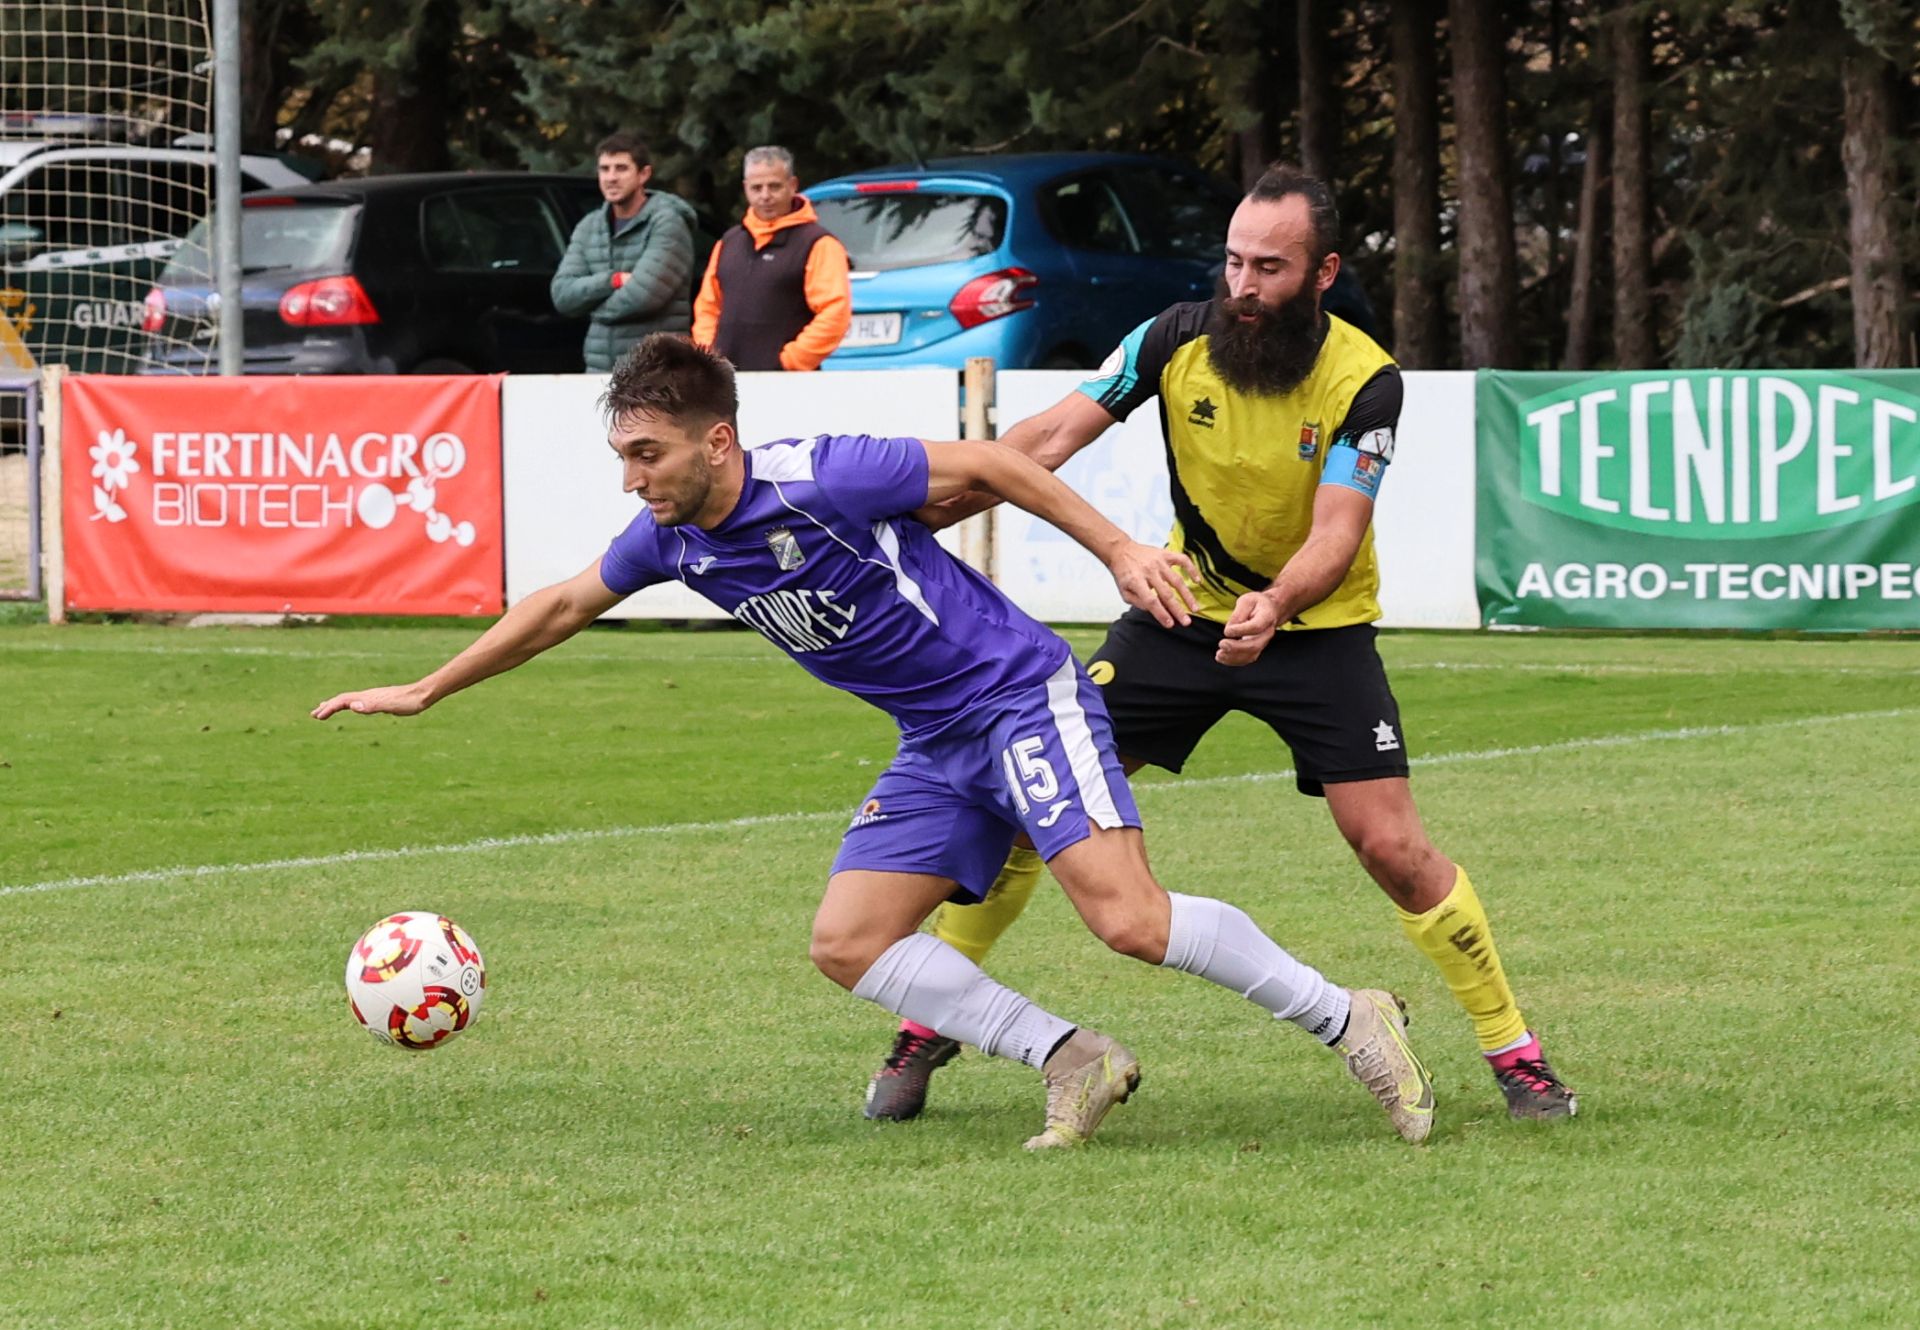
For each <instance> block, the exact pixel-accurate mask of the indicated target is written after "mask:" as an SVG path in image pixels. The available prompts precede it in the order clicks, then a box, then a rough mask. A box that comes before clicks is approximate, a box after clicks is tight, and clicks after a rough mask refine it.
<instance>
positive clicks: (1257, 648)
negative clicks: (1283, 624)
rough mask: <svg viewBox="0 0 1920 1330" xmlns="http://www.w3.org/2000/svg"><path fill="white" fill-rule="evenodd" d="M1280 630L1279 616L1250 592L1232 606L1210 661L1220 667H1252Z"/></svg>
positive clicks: (1267, 601) (1266, 599)
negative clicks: (1224, 628) (1213, 660)
mask: <svg viewBox="0 0 1920 1330" xmlns="http://www.w3.org/2000/svg"><path fill="white" fill-rule="evenodd" d="M1279 627H1280V615H1279V612H1278V611H1276V610H1275V609H1274V607H1273V601H1271V600H1269V599H1268V598H1267V597H1266V596H1263V595H1261V594H1260V593H1259V592H1257V591H1249V592H1248V593H1247V594H1246V595H1244V596H1242V597H1240V599H1238V600H1236V601H1234V602H1233V617H1232V618H1230V619H1228V620H1227V627H1226V632H1225V634H1224V635H1223V636H1222V637H1221V639H1220V646H1219V648H1218V649H1217V650H1216V651H1215V652H1214V653H1213V658H1214V659H1215V660H1217V661H1219V662H1220V663H1221V664H1222V665H1251V664H1253V662H1254V661H1256V660H1258V659H1260V653H1261V652H1262V651H1265V650H1266V649H1267V643H1269V642H1271V641H1273V634H1274V632H1275V631H1276V630H1277V629H1278V628H1279Z"/></svg>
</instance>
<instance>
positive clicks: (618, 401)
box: [600, 332, 740, 426]
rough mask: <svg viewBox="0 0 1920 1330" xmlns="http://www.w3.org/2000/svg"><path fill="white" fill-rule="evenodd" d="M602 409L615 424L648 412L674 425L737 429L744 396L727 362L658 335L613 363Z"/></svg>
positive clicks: (681, 339) (675, 335) (666, 334)
mask: <svg viewBox="0 0 1920 1330" xmlns="http://www.w3.org/2000/svg"><path fill="white" fill-rule="evenodd" d="M600 409H601V410H602V411H605V412H606V413H607V415H608V417H609V418H610V419H612V420H613V421H614V422H615V423H616V424H617V423H619V422H620V421H622V420H625V419H626V418H627V417H629V416H631V415H634V414H635V413H637V412H641V411H645V412H647V413H649V414H650V415H656V416H666V417H668V418H669V419H672V420H675V421H688V420H692V421H694V422H696V423H697V422H702V421H704V422H708V423H710V422H712V421H715V420H724V421H726V422H727V423H728V424H730V425H735V426H737V425H738V423H739V422H738V419H737V418H738V416H739V414H740V393H739V390H738V389H737V388H735V386H734V382H733V364H732V362H731V361H729V360H728V359H727V358H726V357H725V356H718V355H715V354H714V353H713V352H711V351H708V350H707V349H705V348H704V347H698V346H695V345H694V344H693V343H692V342H690V341H688V340H687V339H686V337H685V336H684V335H683V334H680V333H670V332H657V333H650V334H648V335H647V336H646V337H643V338H641V339H640V342H639V344H638V345H637V346H635V347H633V348H632V349H631V350H629V351H628V352H627V353H626V354H625V355H623V356H621V357H620V359H619V360H618V361H616V362H615V363H614V366H613V378H612V379H611V380H610V381H609V382H608V383H607V390H606V392H604V393H602V394H601V395H600Z"/></svg>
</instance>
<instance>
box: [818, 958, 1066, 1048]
mask: <svg viewBox="0 0 1920 1330" xmlns="http://www.w3.org/2000/svg"><path fill="white" fill-rule="evenodd" d="M853 995H854V996H855V997H858V998H865V999H866V1000H867V1001H869V1002H875V1003H878V1004H879V1005H880V1006H882V1007H885V1008H886V1009H887V1010H888V1011H890V1012H892V1013H893V1014H894V1015H896V1016H904V1017H906V1018H907V1019H908V1020H910V1021H918V1022H919V1023H920V1024H921V1025H925V1026H927V1027H929V1028H930V1029H935V1030H938V1031H939V1032H940V1033H941V1034H943V1035H945V1036H946V1037H947V1038H949V1039H958V1040H960V1041H962V1042H963V1043H968V1044H972V1045H973V1046H974V1047H975V1048H978V1049H979V1050H980V1051H981V1052H982V1053H988V1054H991V1055H993V1056H995V1057H1003V1058H1013V1059H1015V1060H1017V1061H1020V1062H1024V1063H1026V1064H1027V1065H1028V1066H1029V1067H1038V1066H1039V1065H1041V1064H1042V1063H1043V1062H1045V1061H1046V1060H1047V1054H1049V1053H1051V1052H1052V1051H1053V1049H1054V1046H1055V1045H1056V1044H1058V1043H1059V1042H1060V1041H1061V1040H1062V1039H1065V1038H1066V1037H1067V1036H1068V1035H1070V1034H1072V1033H1073V1031H1074V1025H1073V1022H1072V1021H1063V1020H1061V1019H1060V1018H1059V1017H1058V1016H1055V1015H1054V1014H1053V1013H1051V1012H1049V1011H1045V1010H1043V1009H1042V1008H1040V1007H1037V1006H1035V1005H1034V1004H1033V1003H1032V1002H1030V1001H1028V1000H1027V999H1026V998H1024V997H1021V996H1020V995H1019V994H1018V993H1016V992H1014V991H1013V990H1012V989H1011V988H1008V987H1006V986H1005V985H1004V984H997V983H995V982H994V981H993V980H991V979H989V978H987V976H986V972H985V971H983V970H982V969H981V968H980V967H979V966H977V965H975V964H974V963H973V962H972V961H970V960H968V959H967V958H966V957H965V956H963V955H961V954H960V953H959V952H957V951H955V950H954V949H953V948H952V947H950V946H948V945H947V944H946V943H945V942H942V941H941V940H940V939H939V938H937V937H934V936H933V935H932V934H931V933H913V934H909V935H908V936H906V937H903V938H901V939H900V940H899V941H898V942H896V943H894V944H893V945H892V946H891V947H888V948H887V949H886V950H885V951H884V952H882V953H881V954H880V959H879V960H877V961H875V962H874V963H873V968H871V969H870V970H868V971H867V972H866V973H865V974H863V975H861V976H860V982H859V983H857V984H855V985H854V986H853Z"/></svg>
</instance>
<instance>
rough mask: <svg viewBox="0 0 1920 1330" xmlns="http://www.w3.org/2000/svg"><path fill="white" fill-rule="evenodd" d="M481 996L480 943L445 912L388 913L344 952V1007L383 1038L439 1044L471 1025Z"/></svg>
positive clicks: (414, 1045) (412, 1044)
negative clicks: (347, 951)
mask: <svg viewBox="0 0 1920 1330" xmlns="http://www.w3.org/2000/svg"><path fill="white" fill-rule="evenodd" d="M486 995H487V966H486V962H485V961H483V960H481V959H480V949H479V948H478V947H476V946H475V945H474V944H473V939H472V938H471V937H469V936H468V935H467V930H466V929H464V928H462V927H460V925H458V924H456V923H454V922H453V920H451V919H449V918H447V917H446V916H445V915H444V914H434V913H432V912H431V911H427V910H409V911H407V912H405V913H402V914H390V915H388V916H387V917H386V918H385V919H382V920H381V921H380V922H379V923H377V924H375V925H374V926H373V927H372V928H369V929H368V930H367V931H366V933H365V934H363V935H362V936H361V938H360V940H359V941H358V942H356V943H354V944H353V950H352V951H351V952H349V953H348V954H347V1005H348V1006H349V1007H350V1008H351V1009H352V1010H353V1018H354V1019H355V1020H357V1021H359V1022H360V1024H361V1025H362V1026H364V1027H365V1028H366V1031H367V1033H369V1034H371V1035H372V1036H373V1037H374V1038H375V1039H377V1040H379V1041H380V1042H381V1043H383V1044H392V1045H394V1046H395V1047H398V1048H407V1049H415V1050H420V1049H428V1048H438V1047H440V1045H442V1044H444V1043H446V1042H447V1040H449V1039H451V1038H452V1037H453V1036H454V1035H456V1034H458V1033H460V1031H462V1030H464V1029H466V1028H467V1027H468V1026H469V1025H471V1024H473V1022H474V1019H475V1018H476V1017H477V1016H479V1014H480V1002H481V1000H482V999H483V998H485V997H486Z"/></svg>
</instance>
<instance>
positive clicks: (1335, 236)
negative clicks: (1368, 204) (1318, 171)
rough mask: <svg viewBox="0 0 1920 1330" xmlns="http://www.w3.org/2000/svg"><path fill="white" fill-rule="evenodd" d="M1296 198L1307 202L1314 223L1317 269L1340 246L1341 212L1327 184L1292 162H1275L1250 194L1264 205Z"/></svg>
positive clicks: (1254, 184) (1311, 255)
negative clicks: (1334, 204) (1336, 206)
mask: <svg viewBox="0 0 1920 1330" xmlns="http://www.w3.org/2000/svg"><path fill="white" fill-rule="evenodd" d="M1295 195H1298V196H1299V197H1301V198H1303V199H1305V200H1306V201H1307V218H1308V220H1309V221H1311V222H1312V223H1313V251H1312V253H1311V254H1309V255H1308V257H1309V258H1311V259H1312V260H1313V265H1314V266H1315V267H1316V268H1317V267H1319V266H1320V261H1321V260H1322V259H1324V258H1326V257H1327V255H1329V254H1331V253H1332V252H1333V251H1334V250H1336V249H1338V248H1339V247H1340V213H1339V210H1338V209H1336V208H1335V207H1334V206H1333V191H1332V190H1330V189H1328V188H1327V183H1326V181H1324V180H1322V179H1320V177H1319V176H1313V175H1308V174H1307V173H1306V172H1305V171H1303V170H1301V169H1300V168H1299V167H1297V166H1295V165H1294V164H1293V163H1292V162H1274V163H1272V164H1271V165H1269V166H1268V167H1267V169H1266V170H1265V171H1264V172H1262V173H1261V176H1260V178H1259V179H1258V180H1256V181H1254V182H1253V188H1252V189H1250V190H1248V191H1247V197H1248V198H1249V199H1256V200H1258V201H1259V202H1261V203H1278V202H1279V201H1280V200H1281V199H1286V198H1292V197H1293V196H1295Z"/></svg>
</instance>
